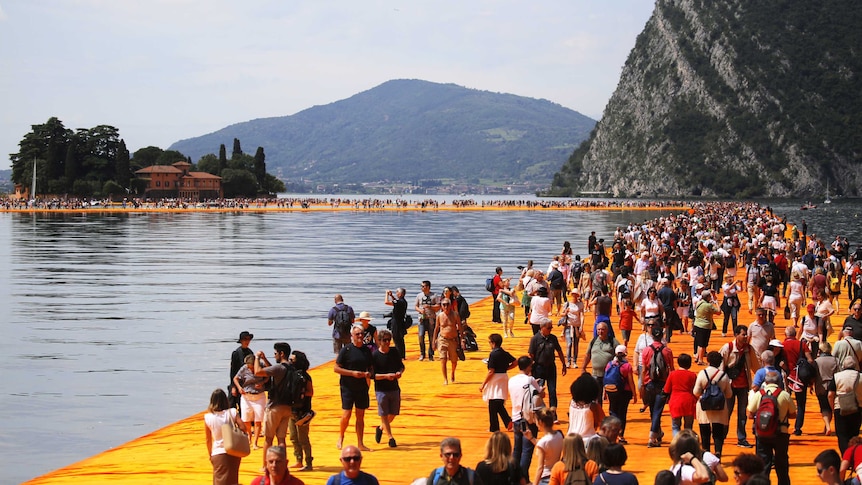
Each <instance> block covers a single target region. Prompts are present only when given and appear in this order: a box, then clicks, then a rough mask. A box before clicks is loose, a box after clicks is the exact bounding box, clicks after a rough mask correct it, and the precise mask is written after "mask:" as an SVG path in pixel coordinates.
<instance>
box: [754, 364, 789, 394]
mask: <svg viewBox="0 0 862 485" xmlns="http://www.w3.org/2000/svg"><path fill="white" fill-rule="evenodd" d="M767 372H775V373H776V374H778V375H780V376H781V380H780V381H778V388H779V389H784V373H783V372H782V371H781V369H778V368H776V367H772V366H771V365H770V366H768V367H761V368H760V369H757V372H755V373H754V382H753V383H752V385H753V386H754V388H755V389H760V386H762V385H763V382H764V381H765V380H766V373H767Z"/></svg>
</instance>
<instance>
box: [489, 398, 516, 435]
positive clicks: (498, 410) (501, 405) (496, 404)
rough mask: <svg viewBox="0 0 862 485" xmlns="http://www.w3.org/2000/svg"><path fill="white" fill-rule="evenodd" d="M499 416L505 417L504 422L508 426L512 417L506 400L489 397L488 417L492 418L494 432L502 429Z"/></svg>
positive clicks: (491, 429) (492, 430)
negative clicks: (507, 410) (507, 408)
mask: <svg viewBox="0 0 862 485" xmlns="http://www.w3.org/2000/svg"><path fill="white" fill-rule="evenodd" d="M497 416H499V417H500V418H502V419H503V424H504V425H505V426H506V428H508V427H509V423H510V422H511V421H512V418H510V417H509V413H508V412H506V400H505V399H488V417H489V418H490V419H491V428H490V431H491V432H492V433H493V432H494V431H500V420H499V419H497Z"/></svg>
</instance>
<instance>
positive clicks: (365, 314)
mask: <svg viewBox="0 0 862 485" xmlns="http://www.w3.org/2000/svg"><path fill="white" fill-rule="evenodd" d="M356 319H357V320H368V321H369V322H370V321H371V320H374V319H373V318H371V314H370V313H368V312H362V313H360V314H359V316H358V317H356Z"/></svg>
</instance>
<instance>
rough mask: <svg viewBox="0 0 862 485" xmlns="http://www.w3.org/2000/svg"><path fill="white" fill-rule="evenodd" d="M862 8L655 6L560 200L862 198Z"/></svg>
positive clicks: (830, 2)
mask: <svg viewBox="0 0 862 485" xmlns="http://www.w3.org/2000/svg"><path fill="white" fill-rule="evenodd" d="M860 26H862V2H858V1H853V0H824V1H816V2H809V1H804V0H791V1H776V2H750V1H742V0H727V1H722V2H710V1H705V0H658V1H657V2H656V6H655V10H654V13H653V15H652V17H651V18H650V20H649V21H648V22H647V24H646V26H645V28H644V31H643V32H642V33H641V35H640V36H639V37H638V39H637V41H636V45H635V46H634V48H633V49H632V51H631V54H630V55H629V58H628V60H627V61H626V64H625V67H624V68H623V72H622V75H621V76H620V82H619V84H618V86H617V89H616V91H615V92H614V94H613V96H612V97H611V99H610V101H609V102H608V105H607V107H606V108H605V112H604V114H603V116H602V119H601V121H600V122H599V124H598V127H597V128H596V130H595V132H594V133H593V134H592V135H591V137H590V139H589V141H588V142H586V143H584V144H583V145H582V146H581V147H579V148H578V149H577V150H576V151H575V152H574V153H573V154H572V155H571V157H570V158H569V161H568V162H567V163H566V164H565V165H564V166H563V169H562V170H561V171H560V172H559V173H558V174H557V175H556V176H555V177H554V181H553V186H552V189H551V192H550V193H552V194H555V195H575V194H577V193H579V192H581V191H608V192H609V193H610V194H612V195H615V196H673V197H677V196H686V195H695V196H696V195H707V196H723V197H728V196H729V197H750V196H771V197H776V196H777V197H785V196H800V197H811V196H815V195H820V196H822V195H823V193H824V191H825V189H826V186H827V183H828V184H830V186H831V190H832V193H833V194H834V193H836V192H837V193H839V194H843V195H846V196H860V195H862V79H860V74H862V28H860Z"/></svg>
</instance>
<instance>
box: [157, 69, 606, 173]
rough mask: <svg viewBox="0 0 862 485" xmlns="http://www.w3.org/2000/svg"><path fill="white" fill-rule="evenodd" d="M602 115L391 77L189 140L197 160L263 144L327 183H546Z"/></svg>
mask: <svg viewBox="0 0 862 485" xmlns="http://www.w3.org/2000/svg"><path fill="white" fill-rule="evenodd" d="M594 126H595V121H594V120H592V119H590V118H588V117H586V116H584V115H582V114H580V113H578V112H576V111H573V110H571V109H568V108H565V107H563V106H560V105H558V104H555V103H552V102H550V101H547V100H543V99H532V98H526V97H521V96H516V95H512V94H499V93H491V92H487V91H479V90H475V89H468V88H464V87H461V86H456V85H454V84H438V83H432V82H427V81H421V80H393V81H388V82H386V83H383V84H381V85H380V86H377V87H375V88H373V89H370V90H368V91H364V92H361V93H359V94H356V95H354V96H352V97H350V98H348V99H344V100H341V101H336V102H334V103H331V104H328V105H325V106H315V107H312V108H309V109H306V110H304V111H301V112H299V113H296V114H294V115H291V116H283V117H277V118H263V119H257V120H251V121H246V122H243V123H237V124H235V125H231V126H228V127H225V128H223V129H221V130H219V131H217V132H215V133H210V134H207V135H203V136H200V137H196V138H190V139H186V140H181V141H178V142H176V143H174V144H173V145H171V147H170V149H173V150H178V151H180V152H182V153H183V154H185V155H188V156H191V158H192V160H197V159H199V158H200V157H201V156H203V155H205V154H208V153H218V150H219V145H221V144H224V145H225V146H227V147H228V150H229V149H230V147H231V146H232V143H233V139H234V138H238V139H239V140H240V141H241V143H242V146H243V147H244V148H245V149H246V151H247V150H249V149H251V147H257V146H261V147H264V150H265V152H266V164H267V170H268V171H269V172H270V173H274V174H279V175H280V176H281V177H283V178H287V179H299V178H300V177H302V178H303V179H307V180H312V181H314V182H324V183H359V182H373V181H378V180H390V181H419V180H429V179H444V180H453V181H471V182H472V183H483V184H492V183H519V182H534V183H548V182H550V180H551V178H552V176H553V174H554V173H555V172H557V171H558V170H559V169H560V166H561V165H562V164H563V162H564V161H565V160H566V158H567V157H568V156H569V155H570V154H571V153H572V150H573V149H574V148H575V147H577V146H578V144H579V143H580V142H582V141H583V140H585V139H586V138H587V136H588V135H589V133H590V130H592V128H593V127H594Z"/></svg>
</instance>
